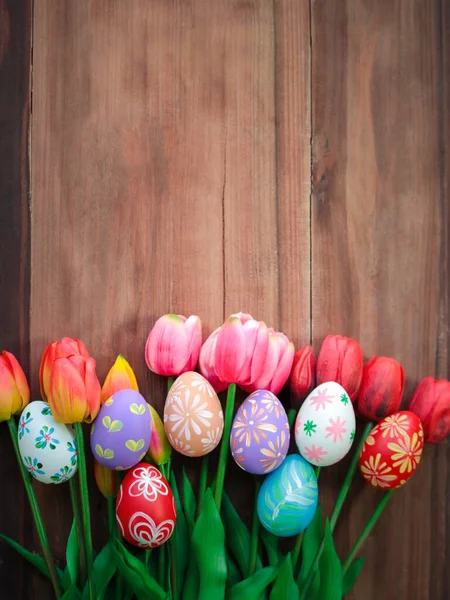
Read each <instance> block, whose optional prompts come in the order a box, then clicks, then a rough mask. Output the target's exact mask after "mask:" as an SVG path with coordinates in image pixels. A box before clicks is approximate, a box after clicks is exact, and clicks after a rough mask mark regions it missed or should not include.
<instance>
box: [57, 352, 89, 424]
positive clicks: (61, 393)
mask: <svg viewBox="0 0 450 600" xmlns="http://www.w3.org/2000/svg"><path fill="white" fill-rule="evenodd" d="M100 395H101V388H100V383H99V381H98V379H97V375H96V374H95V360H94V359H93V358H85V357H84V356H70V357H64V358H57V359H56V360H55V361H54V363H53V367H52V369H51V373H50V390H49V393H48V403H49V404H50V408H51V409H52V412H53V416H54V417H55V419H56V421H58V422H59V423H81V422H83V421H86V422H87V423H91V422H92V421H93V420H94V419H95V417H96V416H97V414H98V411H99V410H100Z"/></svg>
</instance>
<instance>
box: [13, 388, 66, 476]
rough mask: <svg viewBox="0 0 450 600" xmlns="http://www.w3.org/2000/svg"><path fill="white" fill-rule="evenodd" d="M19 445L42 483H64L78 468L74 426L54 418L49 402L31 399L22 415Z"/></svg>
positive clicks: (18, 435) (24, 460) (27, 467)
mask: <svg viewBox="0 0 450 600" xmlns="http://www.w3.org/2000/svg"><path fill="white" fill-rule="evenodd" d="M17 437H18V444H19V451H20V456H21V457H22V462H23V464H24V465H25V467H26V469H27V470H28V472H29V473H31V475H32V476H33V477H34V478H35V479H37V480H38V481H41V482H42V483H55V484H58V483H62V482H63V481H67V480H68V479H70V478H71V477H73V475H75V473H76V471H77V465H78V457H77V444H76V441H75V435H74V432H73V429H72V428H71V427H69V426H67V425H64V424H63V423H58V422H57V421H55V419H54V418H53V414H52V411H51V409H50V406H49V405H48V403H47V402H42V401H41V400H36V401H34V402H30V404H28V406H26V407H25V408H24V410H23V412H22V414H21V415H20V419H19V428H18V434H17Z"/></svg>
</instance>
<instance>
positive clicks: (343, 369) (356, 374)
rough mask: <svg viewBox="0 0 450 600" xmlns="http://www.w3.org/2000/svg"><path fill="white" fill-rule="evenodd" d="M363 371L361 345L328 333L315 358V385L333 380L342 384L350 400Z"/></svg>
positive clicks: (354, 394) (353, 397)
mask: <svg viewBox="0 0 450 600" xmlns="http://www.w3.org/2000/svg"><path fill="white" fill-rule="evenodd" d="M362 372H363V354H362V350H361V346H360V345H359V344H358V342H357V341H355V340H354V339H352V338H347V337H345V336H343V335H328V336H327V337H326V338H325V339H324V341H323V344H322V347H321V349H320V353H319V358H318V359H317V369H316V378H317V385H320V384H321V383H325V382H327V381H335V382H336V383H339V384H340V385H342V387H343V388H344V389H345V391H346V392H347V394H348V395H349V396H350V399H351V400H352V402H353V401H354V400H355V399H356V396H357V395H358V390H359V386H360V384H361V379H362Z"/></svg>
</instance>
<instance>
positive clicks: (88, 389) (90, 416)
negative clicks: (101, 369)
mask: <svg viewBox="0 0 450 600" xmlns="http://www.w3.org/2000/svg"><path fill="white" fill-rule="evenodd" d="M73 358H74V359H75V357H73ZM81 360H84V363H85V379H84V383H85V394H86V404H87V406H86V410H85V414H84V421H86V423H91V422H92V421H93V420H94V419H95V417H96V416H97V415H98V412H99V410H100V398H101V387H100V382H99V380H98V378H97V374H96V372H95V367H96V362H95V360H94V359H93V358H91V357H90V358H86V359H81Z"/></svg>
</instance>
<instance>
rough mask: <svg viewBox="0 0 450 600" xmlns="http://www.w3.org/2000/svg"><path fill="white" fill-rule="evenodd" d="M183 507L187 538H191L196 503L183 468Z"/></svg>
mask: <svg viewBox="0 0 450 600" xmlns="http://www.w3.org/2000/svg"><path fill="white" fill-rule="evenodd" d="M182 485H183V505H184V512H185V514H186V522H187V526H188V529H189V537H191V536H192V532H193V531H194V525H195V512H196V510H197V502H196V500H195V494H194V491H193V489H192V485H191V482H190V481H189V478H188V476H187V475H186V470H185V469H184V467H183V482H182Z"/></svg>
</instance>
